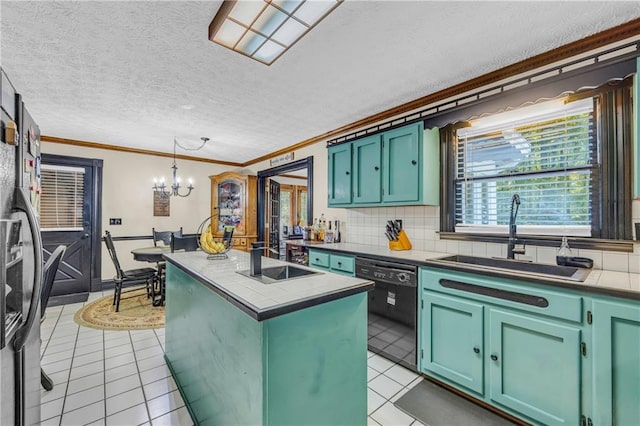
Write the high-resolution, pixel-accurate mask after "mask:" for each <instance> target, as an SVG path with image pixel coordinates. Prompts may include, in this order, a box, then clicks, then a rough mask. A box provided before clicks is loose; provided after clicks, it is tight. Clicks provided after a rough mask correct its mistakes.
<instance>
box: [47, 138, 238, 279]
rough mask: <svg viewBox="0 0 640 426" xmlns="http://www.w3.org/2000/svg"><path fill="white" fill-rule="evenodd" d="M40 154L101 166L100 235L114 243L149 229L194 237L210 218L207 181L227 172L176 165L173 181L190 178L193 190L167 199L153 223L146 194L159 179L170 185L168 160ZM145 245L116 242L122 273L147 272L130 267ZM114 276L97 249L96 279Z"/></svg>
mask: <svg viewBox="0 0 640 426" xmlns="http://www.w3.org/2000/svg"><path fill="white" fill-rule="evenodd" d="M42 152H43V153H46V154H57V155H67V156H71V157H83V158H94V159H100V160H103V175H102V177H103V182H102V232H103V233H104V231H105V230H109V232H111V235H113V236H114V237H121V236H143V235H149V236H150V235H151V228H152V227H155V228H156V229H158V230H172V229H178V228H180V227H181V226H182V227H183V229H184V232H185V233H195V232H196V230H197V228H198V225H199V224H200V223H201V222H202V221H203V220H204V219H205V218H207V217H208V216H209V215H210V204H211V185H210V181H209V176H211V175H215V174H218V173H221V172H223V171H227V170H232V168H230V167H228V166H221V165H217V164H211V163H202V162H197V161H186V160H178V161H177V165H178V176H179V177H181V178H182V179H183V180H184V181H186V179H188V178H192V179H193V181H194V183H193V184H194V186H195V189H194V190H193V192H192V193H191V195H190V196H189V197H186V198H181V197H179V198H174V197H171V200H170V203H171V208H170V212H171V215H170V216H166V217H155V216H153V191H152V189H151V187H152V186H153V179H154V177H155V178H160V177H161V176H164V178H165V181H170V180H171V165H172V163H173V160H172V159H171V158H166V157H157V156H152V155H142V154H132V153H126V152H119V151H111V150H104V149H95V148H83V147H77V146H71V145H63V144H56V143H47V142H44V143H42ZM109 218H122V225H120V226H110V225H109ZM149 245H153V242H152V241H151V240H150V239H149V240H134V241H118V242H116V250H117V251H118V259H119V260H120V263H121V264H122V267H123V269H131V268H139V267H144V266H147V265H146V264H144V263H139V262H135V261H134V260H133V258H132V256H131V253H130V251H131V249H134V248H136V247H141V246H149ZM114 274H115V270H114V268H113V264H112V263H111V259H110V258H109V256H108V254H107V252H106V250H105V249H104V245H103V246H102V279H111V278H113V276H114Z"/></svg>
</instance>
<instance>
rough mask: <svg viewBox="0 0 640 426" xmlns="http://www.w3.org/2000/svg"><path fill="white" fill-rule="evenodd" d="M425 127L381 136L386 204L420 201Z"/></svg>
mask: <svg viewBox="0 0 640 426" xmlns="http://www.w3.org/2000/svg"><path fill="white" fill-rule="evenodd" d="M421 142H422V123H418V124H414V125H410V126H404V127H401V128H399V129H394V130H389V131H388V132H384V133H383V134H382V158H383V163H382V177H383V191H384V194H383V197H382V198H383V200H384V201H385V202H411V201H419V200H420V192H421V190H422V182H421V181H420V175H421V173H420V172H421V167H422V164H421V163H422V159H421V155H420V154H421V151H422V149H421V148H422V144H421Z"/></svg>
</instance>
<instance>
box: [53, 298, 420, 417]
mask: <svg viewBox="0 0 640 426" xmlns="http://www.w3.org/2000/svg"><path fill="white" fill-rule="evenodd" d="M107 294H109V293H105V295H107ZM100 297H102V294H101V293H92V294H91V295H90V297H89V301H92V300H95V299H97V298H100ZM82 305H83V304H82V303H77V304H72V305H64V306H55V307H50V308H47V315H46V318H45V320H44V322H43V323H42V328H41V332H42V350H41V353H42V361H41V362H42V367H43V369H44V371H45V372H46V373H47V374H48V375H49V377H51V379H52V380H53V381H54V383H55V386H54V388H53V390H51V391H44V390H42V407H41V408H42V415H41V417H42V425H56V426H60V425H73V426H76V425H103V426H105V425H106V426H111V425H123V426H124V425H126V426H130V425H154V426H155V425H191V424H193V422H192V421H191V418H190V416H189V413H188V411H187V408H186V407H185V404H184V401H183V400H182V398H181V396H180V393H179V392H178V390H177V386H176V383H175V382H174V380H173V378H172V377H171V374H170V372H169V369H168V368H167V365H166V364H165V361H164V358H163V353H164V329H155V330H140V331H101V330H94V329H91V328H87V327H80V326H79V325H77V324H76V323H75V322H74V321H73V315H74V314H75V313H76V311H77V310H78V309H80V308H81V307H82ZM368 356H369V361H368V382H369V383H368V384H369V388H368V395H367V401H368V410H367V411H368V413H367V414H368V415H369V417H368V424H369V425H382V426H392V425H393V426H395V425H413V426H420V425H421V424H422V423H420V422H419V421H417V420H416V419H414V418H413V417H411V416H408V415H407V414H405V413H403V412H402V411H400V410H398V409H397V408H396V407H395V406H394V405H393V403H394V402H395V401H396V400H397V399H398V398H400V397H401V396H402V395H404V394H405V393H406V392H407V391H408V390H409V389H411V388H412V387H413V386H415V385H416V384H418V383H419V382H420V381H421V380H423V379H422V378H420V377H419V376H418V375H417V374H415V373H413V372H411V371H409V370H407V369H405V368H404V367H402V366H400V365H397V364H395V363H393V362H391V361H389V360H387V359H385V358H382V357H380V356H378V355H374V354H372V353H369V355H368Z"/></svg>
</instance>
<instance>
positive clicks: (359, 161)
mask: <svg viewBox="0 0 640 426" xmlns="http://www.w3.org/2000/svg"><path fill="white" fill-rule="evenodd" d="M380 154H381V152H380V135H374V136H369V137H366V138H364V139H360V140H357V141H355V142H353V202H354V203H355V204H359V203H379V202H380V200H381V196H382V171H381V170H380V164H381V161H382V159H381V155H380Z"/></svg>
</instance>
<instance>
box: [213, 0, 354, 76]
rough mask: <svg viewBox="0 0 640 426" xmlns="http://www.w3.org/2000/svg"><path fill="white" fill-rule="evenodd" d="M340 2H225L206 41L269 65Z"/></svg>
mask: <svg viewBox="0 0 640 426" xmlns="http://www.w3.org/2000/svg"><path fill="white" fill-rule="evenodd" d="M342 1H343V0H224V1H223V2H222V5H221V6H220V9H219V10H218V13H216V16H215V17H214V18H213V20H212V21H211V24H209V40H211V41H213V42H215V43H218V44H220V45H222V46H225V47H227V48H229V49H232V50H234V51H236V52H238V53H241V54H243V55H245V56H248V57H250V58H253V59H255V60H257V61H259V62H262V63H263V64H266V65H271V64H272V63H273V62H274V61H275V60H276V59H278V58H279V57H280V56H281V55H282V54H283V53H284V52H286V51H287V50H288V49H289V48H290V47H291V46H293V45H294V44H295V43H296V42H297V41H298V40H300V38H302V36H304V35H305V34H306V33H307V32H309V31H310V30H311V29H312V28H313V27H315V26H316V25H317V24H318V22H320V21H321V20H323V19H324V18H325V17H326V16H327V15H328V14H329V13H331V11H333V10H334V9H335V8H336V7H338V6H339V5H340V3H342Z"/></svg>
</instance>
